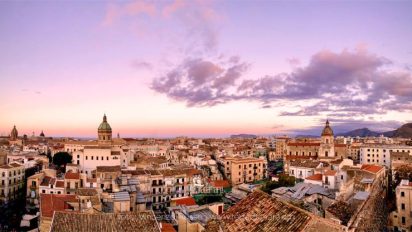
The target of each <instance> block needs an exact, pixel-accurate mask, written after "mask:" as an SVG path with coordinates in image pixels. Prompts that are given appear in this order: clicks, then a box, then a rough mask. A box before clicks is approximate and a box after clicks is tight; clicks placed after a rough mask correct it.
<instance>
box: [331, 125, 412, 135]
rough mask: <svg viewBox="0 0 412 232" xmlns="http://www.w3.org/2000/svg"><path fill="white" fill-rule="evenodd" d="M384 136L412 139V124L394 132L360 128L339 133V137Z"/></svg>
mask: <svg viewBox="0 0 412 232" xmlns="http://www.w3.org/2000/svg"><path fill="white" fill-rule="evenodd" d="M382 134H383V135H384V136H386V137H401V138H412V123H407V124H404V125H402V126H401V127H399V128H398V129H396V130H393V131H385V132H376V131H371V130H369V129H368V128H360V129H356V130H351V131H348V132H345V133H339V134H337V136H349V137H357V136H359V137H376V136H380V135H382Z"/></svg>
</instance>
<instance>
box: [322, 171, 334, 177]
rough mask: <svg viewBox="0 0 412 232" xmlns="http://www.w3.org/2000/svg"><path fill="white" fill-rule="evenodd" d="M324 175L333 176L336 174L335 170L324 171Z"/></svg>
mask: <svg viewBox="0 0 412 232" xmlns="http://www.w3.org/2000/svg"><path fill="white" fill-rule="evenodd" d="M324 175H325V176H334V175H336V171H335V170H328V171H326V172H325V173H324Z"/></svg>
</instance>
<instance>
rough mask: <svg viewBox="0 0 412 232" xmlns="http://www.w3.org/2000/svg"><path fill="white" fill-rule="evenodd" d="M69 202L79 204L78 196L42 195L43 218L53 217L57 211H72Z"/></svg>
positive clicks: (41, 210) (41, 208)
mask: <svg viewBox="0 0 412 232" xmlns="http://www.w3.org/2000/svg"><path fill="white" fill-rule="evenodd" d="M69 202H77V199H76V195H69V194H44V193H41V194H40V212H41V215H42V217H49V218H51V217H53V213H54V212H55V211H56V212H57V211H65V210H69V209H71V207H70V205H69Z"/></svg>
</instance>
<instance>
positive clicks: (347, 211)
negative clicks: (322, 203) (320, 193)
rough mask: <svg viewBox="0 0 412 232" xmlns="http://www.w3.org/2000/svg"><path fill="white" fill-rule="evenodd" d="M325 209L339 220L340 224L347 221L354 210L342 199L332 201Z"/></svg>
mask: <svg viewBox="0 0 412 232" xmlns="http://www.w3.org/2000/svg"><path fill="white" fill-rule="evenodd" d="M326 210H327V211H328V212H329V213H331V214H332V215H333V216H334V217H336V218H338V219H339V220H341V221H342V224H344V225H346V224H347V223H348V221H349V220H350V218H351V216H352V213H353V212H354V211H355V209H354V208H353V207H351V205H349V204H348V203H346V202H343V201H337V202H335V203H333V204H332V205H330V206H329V207H328V208H327V209H326Z"/></svg>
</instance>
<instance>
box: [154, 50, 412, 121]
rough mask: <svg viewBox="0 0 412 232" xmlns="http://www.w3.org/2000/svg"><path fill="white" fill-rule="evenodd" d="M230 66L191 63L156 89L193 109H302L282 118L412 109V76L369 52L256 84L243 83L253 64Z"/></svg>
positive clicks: (339, 56) (323, 57)
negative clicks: (240, 104)
mask: <svg viewBox="0 0 412 232" xmlns="http://www.w3.org/2000/svg"><path fill="white" fill-rule="evenodd" d="M231 60H232V62H221V61H213V60H205V59H200V58H196V59H186V60H184V61H183V62H182V63H181V64H179V65H177V66H175V67H174V68H172V69H171V70H170V71H168V72H167V73H165V74H164V75H162V76H160V77H158V78H155V79H154V80H153V82H152V85H151V88H152V89H153V90H154V91H156V92H158V93H161V94H165V95H166V96H168V97H169V98H172V99H174V100H177V101H181V102H185V103H186V104H187V106H189V107H194V106H214V105H217V104H223V103H227V102H231V101H239V100H247V101H256V102H259V103H260V104H262V107H264V108H269V107H271V105H277V104H279V103H281V102H282V101H285V100H286V101H291V102H293V103H294V104H295V105H298V106H299V110H298V111H294V112H282V113H281V114H280V115H281V116H308V115H312V116H315V115H321V114H328V115H330V116H335V117H339V116H343V115H349V114H350V115H351V116H352V117H355V116H364V115H368V114H384V113H386V112H388V111H389V110H395V111H398V112H402V111H411V109H412V103H411V102H412V74H411V72H410V71H409V70H398V69H396V68H395V67H393V65H392V61H391V60H390V59H388V58H385V57H382V56H378V55H376V54H373V53H370V52H368V51H367V50H366V49H355V50H343V51H342V52H333V51H329V50H322V51H319V52H317V53H316V54H314V55H313V56H312V57H311V58H310V61H309V63H308V64H307V65H306V66H303V67H296V68H294V70H293V71H292V72H290V73H281V74H275V75H267V76H264V77H261V78H257V79H246V78H245V77H244V76H245V72H246V71H247V70H248V67H249V65H248V64H246V63H244V62H241V61H240V59H239V58H238V57H233V58H232V59H231ZM308 102H309V103H308ZM336 112H339V113H336ZM342 114H343V115H342Z"/></svg>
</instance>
